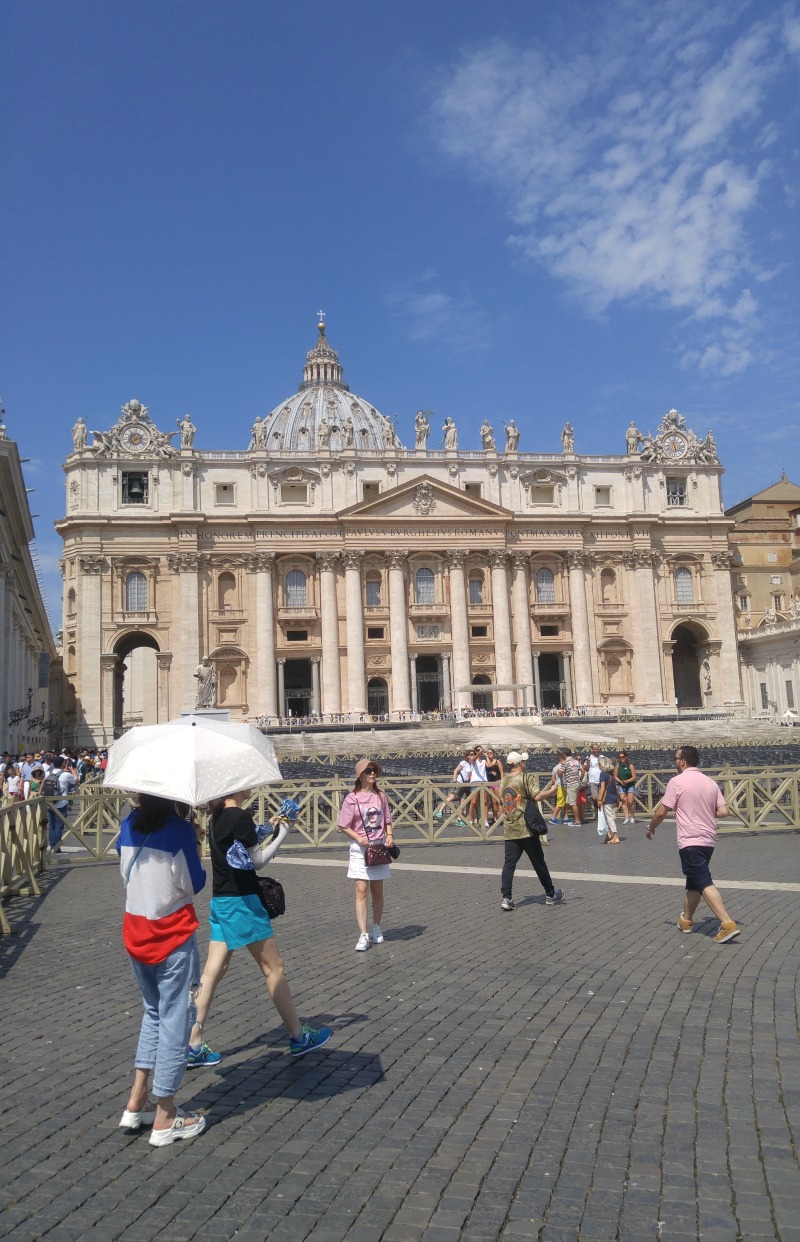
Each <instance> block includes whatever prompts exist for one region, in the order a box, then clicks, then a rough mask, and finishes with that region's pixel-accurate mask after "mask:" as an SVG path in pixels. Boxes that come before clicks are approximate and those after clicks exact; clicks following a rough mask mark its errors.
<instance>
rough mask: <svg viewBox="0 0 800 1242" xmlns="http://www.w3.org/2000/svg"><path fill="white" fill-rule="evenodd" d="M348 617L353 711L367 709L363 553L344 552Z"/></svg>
mask: <svg viewBox="0 0 800 1242" xmlns="http://www.w3.org/2000/svg"><path fill="white" fill-rule="evenodd" d="M343 559H344V589H345V607H346V613H345V615H346V618H347V689H348V698H349V703H348V707H349V710H350V711H351V712H359V713H360V712H366V710H367V683H366V678H365V676H364V667H365V664H364V604H363V593H362V585H361V563H362V561H363V559H364V557H363V553H361V552H357V551H352V550H348V551H346V552H344V553H343Z"/></svg>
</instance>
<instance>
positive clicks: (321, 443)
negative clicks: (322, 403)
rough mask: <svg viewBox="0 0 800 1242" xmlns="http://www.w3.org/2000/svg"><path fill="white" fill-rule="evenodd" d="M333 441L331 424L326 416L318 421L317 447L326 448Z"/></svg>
mask: <svg viewBox="0 0 800 1242" xmlns="http://www.w3.org/2000/svg"><path fill="white" fill-rule="evenodd" d="M330 443H331V425H330V423H329V422H327V421H326V420H325V419H324V418H321V419H320V420H319V422H318V423H317V448H321V449H326V448H329V447H330Z"/></svg>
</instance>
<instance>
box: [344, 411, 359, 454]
mask: <svg viewBox="0 0 800 1242" xmlns="http://www.w3.org/2000/svg"><path fill="white" fill-rule="evenodd" d="M355 442H356V429H355V426H354V425H353V420H352V418H351V417H350V415H349V414H348V415H347V418H346V419H344V421H343V423H342V448H346V449H351V448H353V446H354V445H355Z"/></svg>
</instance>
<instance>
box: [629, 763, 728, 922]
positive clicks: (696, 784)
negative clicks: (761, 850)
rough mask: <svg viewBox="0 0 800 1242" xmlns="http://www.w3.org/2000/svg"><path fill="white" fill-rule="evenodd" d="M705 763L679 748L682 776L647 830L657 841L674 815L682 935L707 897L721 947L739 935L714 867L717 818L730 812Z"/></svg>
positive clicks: (671, 785) (667, 792)
mask: <svg viewBox="0 0 800 1242" xmlns="http://www.w3.org/2000/svg"><path fill="white" fill-rule="evenodd" d="M699 763H700V754H699V752H698V751H697V750H696V749H695V747H694V746H679V747H678V749H677V750H676V751H675V766H676V768H677V769H678V775H677V776H673V778H672V780H671V781H670V782H669V784H668V785H667V788H666V789H665V790H664V797H663V798H662V799H661V801H660V802H659V804H658V806H657V807H656V809H655V810H654V811H653V814H652V817H651V819H650V823H649V824H648V826H647V839H648V841H652V839H653V837H654V836H655V831H656V828H657V827H658V825H659V824H660V823H661V821H662V820H663V819H664V817H665V816H666V814H667V811H674V812H675V822H676V825H677V829H678V853H679V854H680V858H681V867H682V868H683V874H684V875H685V876H686V892H685V894H684V898H683V913H682V914H681V915H680V917H679V919H678V927H679V928H680V930H681V931H682V932H687V933H688V932H690V931H691V930H692V915H693V914H694V912H695V910H696V909H697V907H698V906H699V904H700V898H701V897H702V898H703V900H704V901H705V902H706V904H707V905H708V906H709V908H710V910H711V913H712V914H715V915H716V917H717V918H718V919H719V931H718V932H717V934H716V936H715V937H714V939H715V940H716V942H717V944H725V942H726V941H728V940H733V939H735V937H736V936H738V935H739V928H738V927H737V926H736V924H735V923H734V921H733V919H732V918H731V916H730V915H729V914H728V911H727V910H726V908H725V902H724V901H723V900H722V894H721V893H720V891H719V889H717V888H715V887H714V882H713V880H712V879H711V872H710V870H709V863H710V861H711V855H712V854H713V853H714V846H715V845H716V843H717V819H718V818H720V817H721V816H723V815H727V814H728V807H727V803H726V802H725V799H724V798H723V796H722V794H721V793H720V789H719V785H717V783H716V781H712V779H711V777H710V776H705V775H704V774H703V773H702V772H700V771H699V769H698V764H699Z"/></svg>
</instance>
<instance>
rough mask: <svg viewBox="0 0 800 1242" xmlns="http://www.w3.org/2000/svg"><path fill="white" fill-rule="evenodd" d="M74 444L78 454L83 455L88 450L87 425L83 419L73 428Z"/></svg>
mask: <svg viewBox="0 0 800 1242" xmlns="http://www.w3.org/2000/svg"><path fill="white" fill-rule="evenodd" d="M72 444H73V448H74V450H75V452H76V453H82V452H83V450H84V449H85V448H86V423H85V422H84V421H83V419H82V418H79V419H78V421H77V423H76V424H75V426H74V427H73V428H72Z"/></svg>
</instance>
